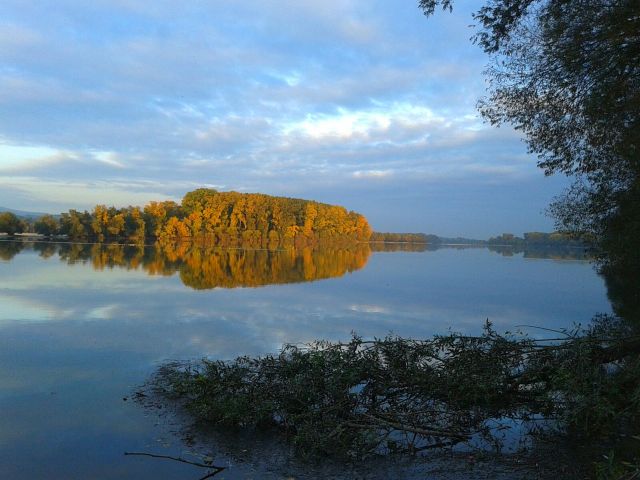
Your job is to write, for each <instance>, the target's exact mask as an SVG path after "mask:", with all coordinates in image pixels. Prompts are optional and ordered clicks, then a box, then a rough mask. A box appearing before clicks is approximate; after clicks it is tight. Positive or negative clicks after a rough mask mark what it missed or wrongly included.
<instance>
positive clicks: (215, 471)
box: [124, 452, 226, 480]
mask: <svg viewBox="0 0 640 480" xmlns="http://www.w3.org/2000/svg"><path fill="white" fill-rule="evenodd" d="M124 454H125V455H127V456H134V455H135V456H138V457H151V458H162V459H165V460H173V461H175V462H181V463H186V464H188V465H193V466H195V467H201V468H208V469H213V472H211V473H209V474H207V475H205V476H204V477H201V478H200V479H199V480H205V479H207V478H211V477H213V476H214V475H217V474H218V473H220V472H222V471H223V470H225V469H226V467H218V466H216V465H213V464H211V463H210V464H206V463H198V462H192V461H190V460H186V459H184V458H182V457H172V456H170V455H157V454H155V453H146V452H124Z"/></svg>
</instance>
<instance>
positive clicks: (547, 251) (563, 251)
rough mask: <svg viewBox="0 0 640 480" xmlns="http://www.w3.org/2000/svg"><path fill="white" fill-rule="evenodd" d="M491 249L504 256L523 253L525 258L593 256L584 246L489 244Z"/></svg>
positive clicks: (581, 258) (580, 257) (584, 258)
mask: <svg viewBox="0 0 640 480" xmlns="http://www.w3.org/2000/svg"><path fill="white" fill-rule="evenodd" d="M488 248H489V250H491V251H492V252H495V253H499V254H500V255H502V256H503V257H512V256H513V255H519V254H522V256H523V257H524V258H541V259H542V258H544V259H548V260H582V261H584V260H592V259H593V256H592V255H591V254H590V253H589V251H588V249H586V248H583V247H569V246H567V247H544V246H525V247H512V246H503V245H489V247H488Z"/></svg>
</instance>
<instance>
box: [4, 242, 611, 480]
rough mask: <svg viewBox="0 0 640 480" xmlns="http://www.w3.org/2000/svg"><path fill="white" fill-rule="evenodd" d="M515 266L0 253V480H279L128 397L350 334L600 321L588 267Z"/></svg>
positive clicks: (78, 250) (178, 252)
mask: <svg viewBox="0 0 640 480" xmlns="http://www.w3.org/2000/svg"><path fill="white" fill-rule="evenodd" d="M503 253H504V252H503ZM529 256H530V255H529ZM525 257H526V256H525V255H523V254H514V255H510V256H509V255H503V254H500V253H499V252H498V253H496V252H491V251H489V250H487V249H462V250H459V249H458V250H456V249H440V250H435V251H423V252H371V251H369V249H368V247H360V248H358V249H340V248H336V249H332V250H330V251H328V252H324V253H323V252H319V251H311V250H306V251H279V252H267V251H245V250H219V249H193V248H192V249H189V248H186V247H179V248H166V249H164V250H157V249H153V248H151V247H147V248H144V249H140V248H135V247H126V248H125V247H122V246H111V247H102V246H92V245H69V244H63V245H52V244H21V245H16V244H13V243H10V242H0V478H7V479H40V478H54V479H63V478H64V479H88V478H91V479H93V478H95V479H112V478H113V479H115V478H135V479H147V478H149V479H151V478H167V479H183V478H185V479H190V478H193V479H196V478H199V477H201V476H202V475H203V472H202V471H201V470H199V469H197V468H196V467H192V466H190V465H183V464H179V463H177V462H171V461H164V460H159V459H150V458H143V457H125V456H124V455H123V453H124V452H125V451H138V452H141V451H142V452H152V453H157V454H163V455H186V454H187V453H185V452H187V451H200V452H205V453H207V454H211V455H212V456H213V457H214V458H215V463H217V464H222V465H230V468H229V469H228V470H227V471H226V472H224V473H223V474H221V475H219V476H217V477H216V479H218V478H265V477H269V478H271V476H272V477H273V478H284V477H285V475H286V473H287V472H286V471H285V470H286V469H287V468H291V469H295V468H299V467H295V465H292V464H288V463H287V461H288V460H287V461H284V460H283V461H280V463H278V467H277V468H274V470H275V472H271V473H270V472H269V471H268V470H269V468H270V467H269V462H270V459H269V458H265V454H261V455H260V456H259V458H258V457H257V456H256V455H253V456H252V455H251V454H250V453H247V454H246V456H245V458H242V454H238V451H240V452H243V451H244V450H243V449H242V448H240V449H239V450H238V448H239V447H238V445H237V443H238V442H239V440H238V439H235V440H231V439H229V443H230V445H231V444H234V442H235V446H232V447H228V449H226V450H225V448H226V447H225V445H224V439H223V441H222V443H221V444H220V443H216V442H218V441H219V440H220V439H218V440H216V441H215V442H214V440H211V443H210V444H209V445H208V446H207V445H205V446H204V447H203V446H202V444H200V445H196V446H193V445H188V444H185V442H184V441H183V435H182V434H183V432H182V433H175V432H174V431H175V430H176V427H175V424H174V423H172V421H170V420H168V419H167V417H163V416H162V415H160V414H159V413H161V412H151V411H149V409H145V408H141V406H140V405H139V404H137V403H136V402H134V401H132V400H131V394H132V392H133V391H135V389H136V387H137V386H138V385H140V384H142V383H143V382H144V381H145V380H146V379H147V378H148V376H149V375H150V374H151V373H152V372H153V371H154V369H155V368H157V366H158V365H159V364H161V363H162V362H163V361H166V360H168V359H188V358H198V357H201V356H204V355H207V356H210V357H215V358H223V359H230V358H233V357H235V356H238V355H245V354H248V355H255V354H261V353H267V352H274V351H276V350H278V349H279V348H280V346H281V345H282V344H283V343H285V342H307V341H311V340H315V339H328V340H346V339H348V338H349V337H350V334H351V332H352V331H355V332H357V333H358V334H359V335H362V336H365V337H373V336H384V335H386V334H388V333H390V332H393V333H394V334H398V335H402V336H410V337H428V336H431V335H432V334H434V333H446V332H447V331H448V330H449V329H453V330H455V331H459V332H465V333H478V332H480V330H481V326H482V324H483V322H484V320H485V319H487V318H488V319H490V320H491V321H492V322H493V323H494V325H495V327H496V329H497V330H498V331H503V330H508V329H513V328H514V327H515V326H518V325H536V326H540V327H549V328H559V327H568V326H571V325H572V324H573V323H574V322H581V323H587V322H588V321H589V320H590V318H591V317H592V316H593V314H595V313H596V312H609V311H610V306H609V303H608V301H607V297H606V291H605V286H604V282H603V280H602V279H601V278H600V277H599V276H597V275H596V274H595V272H594V271H593V268H592V266H591V265H589V264H588V263H587V262H585V261H580V260H570V259H569V260H567V259H557V258H555V259H554V258H525ZM529 331H530V332H531V333H532V334H533V335H543V334H544V331H541V330H531V329H530V330H529ZM124 398H127V400H124ZM240 443H242V442H241V441H240ZM214 445H215V447H214ZM234 449H235V450H234ZM272 454H273V453H269V454H266V455H267V456H268V455H272ZM265 465H266V466H265ZM256 470H257V471H258V473H255V471H256Z"/></svg>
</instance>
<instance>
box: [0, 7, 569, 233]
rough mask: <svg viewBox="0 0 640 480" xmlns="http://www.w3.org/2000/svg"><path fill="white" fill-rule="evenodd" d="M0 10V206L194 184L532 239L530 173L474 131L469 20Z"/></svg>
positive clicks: (55, 208) (549, 192) (106, 199)
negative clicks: (527, 233) (525, 235)
mask: <svg viewBox="0 0 640 480" xmlns="http://www.w3.org/2000/svg"><path fill="white" fill-rule="evenodd" d="M185 3H186V5H180V3H179V2H175V1H173V0H171V1H168V0H155V1H153V2H148V1H133V0H92V1H91V2H86V1H80V0H77V1H76V0H57V1H55V2H52V1H38V0H31V1H29V2H25V1H24V0H3V2H2V3H1V4H0V112H1V114H0V205H2V206H5V207H10V208H17V209H22V210H36V211H47V212H53V213H55V212H59V211H63V210H67V209H69V208H77V209H85V208H86V209H90V208H91V207H92V206H93V205H95V204H97V203H105V204H108V205H116V206H126V205H129V204H133V205H142V204H144V203H146V202H148V201H150V200H161V199H174V200H179V199H180V198H181V197H182V195H184V193H186V192H187V191H189V190H192V189H194V188H197V187H200V186H209V187H212V188H217V189H220V190H237V191H243V192H263V193H268V194H273V195H285V196H293V197H301V198H310V199H315V200H319V201H324V202H329V203H338V204H341V205H344V206H345V207H347V208H348V209H352V210H356V211H358V212H361V213H363V214H364V215H366V217H367V218H368V219H369V221H370V223H371V224H372V226H373V227H374V229H376V230H390V231H422V232H428V233H437V234H441V235H448V236H453V235H466V236H475V237H488V236H490V235H494V234H497V233H502V232H505V231H512V232H514V233H521V232H523V231H530V230H551V229H552V228H553V224H552V221H551V220H550V219H548V218H546V217H545V216H544V214H543V210H544V208H545V207H546V205H547V204H548V202H549V201H550V200H551V198H552V197H553V196H554V195H557V194H558V193H560V191H561V189H562V188H563V186H564V185H565V184H566V180H565V179H563V178H545V177H544V175H543V173H542V171H540V170H539V169H538V168H537V167H536V159H535V158H534V157H532V156H531V155H528V154H527V153H526V146H525V145H524V143H523V142H522V141H521V139H520V137H519V135H518V133H517V132H514V131H513V130H512V129H510V128H505V127H503V128H500V129H497V128H494V127H491V126H489V125H487V124H484V123H483V121H482V120H481V119H480V118H479V115H478V114H477V112H476V110H475V103H476V101H477V100H478V98H480V97H481V96H482V95H483V92H484V87H485V83H484V79H483V76H482V71H483V68H484V66H485V64H486V63H487V61H488V59H487V58H486V57H485V56H484V54H483V53H482V52H481V51H480V49H479V48H478V47H476V46H474V45H472V44H471V42H470V41H469V38H470V36H471V35H472V33H473V30H472V29H471V28H470V27H469V25H470V24H471V23H472V19H471V12H472V11H473V10H475V9H477V8H478V7H479V6H480V5H481V2H477V1H475V0H474V1H466V2H462V1H460V2H458V4H457V5H456V8H455V9H454V12H453V14H447V13H442V12H439V13H438V14H437V15H436V16H435V17H433V18H430V19H426V18H425V17H424V16H423V15H422V13H421V11H420V10H419V9H418V8H417V1H403V0H401V1H396V2H389V1H388V0H369V1H366V2H365V1H364V0H273V1H258V2H238V1H234V0H228V1H227V0H220V1H205V0H202V1H196V0H193V1H189V2H185Z"/></svg>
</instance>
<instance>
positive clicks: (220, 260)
mask: <svg viewBox="0 0 640 480" xmlns="http://www.w3.org/2000/svg"><path fill="white" fill-rule="evenodd" d="M36 245H38V246H37V247H36ZM24 246H25V244H23V243H16V242H7V243H4V244H2V245H1V246H0V258H4V259H6V260H10V259H11V258H12V257H13V256H14V255H16V254H17V253H18V252H20V250H22V248H24ZM33 248H34V249H36V250H38V251H39V252H40V253H41V255H42V256H44V257H50V256H52V255H55V254H56V253H57V254H58V256H59V258H60V259H61V260H62V261H64V262H66V263H67V264H69V265H73V264H90V265H91V266H92V267H93V268H94V269H95V270H100V271H101V270H105V269H113V268H124V269H127V270H139V269H142V270H144V271H146V272H147V273H149V274H150V275H163V276H171V275H174V274H176V273H178V274H179V275H180V279H181V280H182V283H184V285H186V286H188V287H191V288H193V289H197V290H203V289H211V288H217V287H222V288H236V287H259V286H263V285H271V284H279V283H297V282H309V281H314V280H320V279H325V278H332V277H340V276H342V275H344V274H346V273H347V272H353V271H355V270H359V269H361V268H362V267H364V266H365V265H366V263H367V261H368V259H369V255H370V253H371V250H370V248H369V245H368V244H365V243H361V244H355V245H348V246H325V247H321V248H320V247H316V248H312V247H304V248H293V247H290V248H286V249H273V250H269V249H264V250H255V249H254V250H252V249H243V248H234V249H226V248H219V247H213V246H206V245H201V244H196V243H190V242H179V243H162V244H156V245H155V246H154V247H152V248H151V247H144V246H141V245H123V244H101V243H95V244H82V243H61V244H54V243H39V244H34V245H33Z"/></svg>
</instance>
